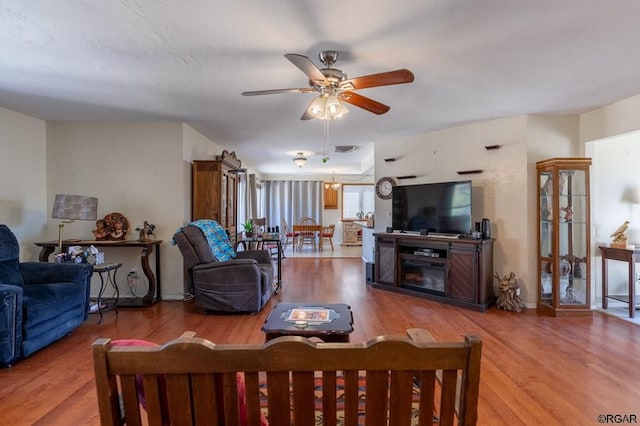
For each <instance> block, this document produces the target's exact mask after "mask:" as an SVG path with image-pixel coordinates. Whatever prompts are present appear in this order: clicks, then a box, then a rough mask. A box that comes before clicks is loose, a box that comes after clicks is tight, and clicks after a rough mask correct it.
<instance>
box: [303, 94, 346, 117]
mask: <svg viewBox="0 0 640 426" xmlns="http://www.w3.org/2000/svg"><path fill="white" fill-rule="evenodd" d="M307 111H308V112H309V114H311V115H312V116H313V117H314V118H317V119H318V120H335V119H336V118H340V117H342V116H343V115H345V114H346V113H348V112H349V110H348V109H347V108H346V107H345V106H344V105H343V104H342V102H340V100H339V99H338V97H337V96H336V95H327V94H321V95H319V96H318V97H317V98H315V99H314V100H313V101H312V102H311V104H310V105H309V108H308V109H307Z"/></svg>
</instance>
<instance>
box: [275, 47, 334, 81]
mask: <svg viewBox="0 0 640 426" xmlns="http://www.w3.org/2000/svg"><path fill="white" fill-rule="evenodd" d="M284 56H285V58H287V59H288V60H290V61H291V62H292V63H293V65H295V66H296V67H298V68H300V70H301V71H302V72H303V73H305V74H306V75H307V76H308V77H309V79H310V80H313V81H319V82H322V83H324V82H326V81H327V79H326V77H325V76H324V74H322V72H320V70H319V69H318V67H316V65H315V64H314V63H313V62H312V61H311V59H309V58H307V57H306V56H304V55H298V54H297V53H287V54H285V55H284Z"/></svg>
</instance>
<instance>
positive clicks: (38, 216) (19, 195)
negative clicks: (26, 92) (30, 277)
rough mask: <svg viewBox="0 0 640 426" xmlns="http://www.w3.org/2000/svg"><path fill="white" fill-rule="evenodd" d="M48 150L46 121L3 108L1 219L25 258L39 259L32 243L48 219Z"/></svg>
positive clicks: (0, 117) (0, 112)
mask: <svg viewBox="0 0 640 426" xmlns="http://www.w3.org/2000/svg"><path fill="white" fill-rule="evenodd" d="M46 153H47V149H46V128H45V123H44V121H42V120H38V119H36V118H33V117H29V116H27V115H24V114H20V113H17V112H14V111H10V110H8V109H4V108H0V182H1V184H0V223H3V224H6V225H7V226H9V228H11V230H12V231H13V233H14V234H15V235H16V237H17V238H18V241H19V242H20V258H21V259H22V260H35V259H37V253H38V252H39V250H38V248H37V247H36V246H35V245H33V243H34V242H35V241H39V240H40V239H41V238H42V233H43V230H44V224H45V223H46V222H47V216H48V210H47V162H46Z"/></svg>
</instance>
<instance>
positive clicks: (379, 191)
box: [376, 177, 396, 200]
mask: <svg viewBox="0 0 640 426" xmlns="http://www.w3.org/2000/svg"><path fill="white" fill-rule="evenodd" d="M394 186H396V181H395V180H393V178H390V177H381V178H380V179H378V181H377V182H376V195H377V196H378V197H380V198H381V199H383V200H390V199H391V194H392V192H393V187H394Z"/></svg>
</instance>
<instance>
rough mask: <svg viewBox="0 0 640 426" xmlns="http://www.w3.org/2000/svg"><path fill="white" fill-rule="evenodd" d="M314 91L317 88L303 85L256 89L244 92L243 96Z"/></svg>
mask: <svg viewBox="0 0 640 426" xmlns="http://www.w3.org/2000/svg"><path fill="white" fill-rule="evenodd" d="M313 92H316V90H314V89H312V88H310V87H301V88H298V89H273V90H254V91H252V92H242V96H258V95H274V94H277V93H313Z"/></svg>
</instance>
